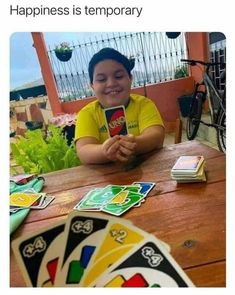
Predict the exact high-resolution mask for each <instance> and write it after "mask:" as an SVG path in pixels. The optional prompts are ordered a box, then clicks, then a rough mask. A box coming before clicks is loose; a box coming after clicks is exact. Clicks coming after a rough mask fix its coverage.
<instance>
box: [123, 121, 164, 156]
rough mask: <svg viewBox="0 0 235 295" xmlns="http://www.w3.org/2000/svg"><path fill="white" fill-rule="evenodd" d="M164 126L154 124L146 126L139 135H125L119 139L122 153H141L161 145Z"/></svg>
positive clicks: (130, 154)
mask: <svg viewBox="0 0 235 295" xmlns="http://www.w3.org/2000/svg"><path fill="white" fill-rule="evenodd" d="M164 136H165V131H164V127H163V126H160V125H154V126H151V127H148V128H146V129H145V130H144V131H143V132H142V133H141V134H140V135H139V136H134V135H127V136H123V137H122V138H121V140H120V150H121V152H122V154H123V155H126V156H128V157H130V156H132V155H134V154H135V155H138V154H143V153H147V152H150V151H152V150H153V149H156V148H161V147H162V146H163V141H164Z"/></svg>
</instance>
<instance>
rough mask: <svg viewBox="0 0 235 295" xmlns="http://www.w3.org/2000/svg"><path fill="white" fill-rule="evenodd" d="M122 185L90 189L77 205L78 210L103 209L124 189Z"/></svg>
mask: <svg viewBox="0 0 235 295" xmlns="http://www.w3.org/2000/svg"><path fill="white" fill-rule="evenodd" d="M123 188H124V187H123V186H120V185H108V186H106V187H105V188H103V189H99V190H93V191H90V192H89V193H88V194H87V195H86V196H85V197H84V198H83V199H82V200H81V201H80V202H79V203H78V204H77V205H76V206H75V207H74V209H77V210H83V211H86V210H90V209H92V210H101V208H102V207H103V206H104V205H105V204H106V203H108V202H109V201H110V200H111V199H113V198H114V197H115V196H116V195H117V194H118V193H119V192H121V191H122V190H123Z"/></svg>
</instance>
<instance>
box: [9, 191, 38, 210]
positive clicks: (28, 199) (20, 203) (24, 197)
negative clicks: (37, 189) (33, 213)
mask: <svg viewBox="0 0 235 295" xmlns="http://www.w3.org/2000/svg"><path fill="white" fill-rule="evenodd" d="M40 197H41V194H30V193H13V194H11V195H10V206H17V207H30V206H31V205H32V204H33V203H34V202H36V201H37V199H39V198H40Z"/></svg>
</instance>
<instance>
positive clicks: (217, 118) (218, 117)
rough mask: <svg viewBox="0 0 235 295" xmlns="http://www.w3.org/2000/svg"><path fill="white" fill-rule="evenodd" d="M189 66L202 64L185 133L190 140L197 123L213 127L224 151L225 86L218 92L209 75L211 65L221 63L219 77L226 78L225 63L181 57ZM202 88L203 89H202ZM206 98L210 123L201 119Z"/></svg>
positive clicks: (195, 130) (196, 130)
mask: <svg viewBox="0 0 235 295" xmlns="http://www.w3.org/2000/svg"><path fill="white" fill-rule="evenodd" d="M181 61H182V62H186V63H187V64H189V65H191V66H197V65H198V64H200V65H203V66H204V73H203V79H202V81H201V82H200V83H196V86H195V89H194V93H193V95H192V102H191V105H190V110H189V114H188V118H187V125H186V133H187V138H188V139H189V140H192V139H194V138H195V137H196V135H197V132H198V129H199V125H200V124H204V125H206V126H208V127H214V128H215V129H216V131H217V143H218V147H219V149H220V150H221V151H222V152H223V153H225V152H226V86H225V87H224V90H223V93H220V92H219V91H218V89H217V87H216V85H215V83H214V82H213V80H212V78H211V77H210V75H209V71H210V68H211V67H212V66H218V65H221V66H223V67H224V71H223V72H222V75H221V79H224V81H225V80H226V72H225V66H226V64H225V63H217V62H216V63H210V62H204V61H200V60H189V59H181ZM202 88H203V89H202ZM206 99H208V102H209V111H210V116H211V123H208V122H205V121H203V120H201V116H202V106H203V103H204V102H205V101H206Z"/></svg>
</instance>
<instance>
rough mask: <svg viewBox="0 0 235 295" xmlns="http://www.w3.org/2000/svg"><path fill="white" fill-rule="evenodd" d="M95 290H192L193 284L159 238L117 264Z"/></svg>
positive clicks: (101, 278)
mask: <svg viewBox="0 0 235 295" xmlns="http://www.w3.org/2000/svg"><path fill="white" fill-rule="evenodd" d="M95 286H96V287H150V288H154V287H193V286H194V285H193V283H192V282H191V280H190V279H189V278H188V277H187V275H186V274H185V273H184V271H183V270H182V269H181V268H180V266H179V265H178V264H177V263H176V261H175V260H174V259H173V258H172V256H171V255H170V254H169V253H167V251H166V250H165V249H164V247H163V246H162V245H161V243H160V242H159V241H158V240H157V239H156V240H155V239H149V240H148V239H146V240H145V241H144V242H143V243H140V244H138V245H137V246H136V247H135V248H133V249H132V250H130V251H129V252H128V253H127V254H126V255H125V256H124V257H122V258H121V259H120V260H119V261H117V262H116V263H114V264H113V265H112V266H111V267H110V268H109V269H108V270H107V271H106V272H104V273H103V275H102V277H100V278H99V279H97V281H96V284H95Z"/></svg>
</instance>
